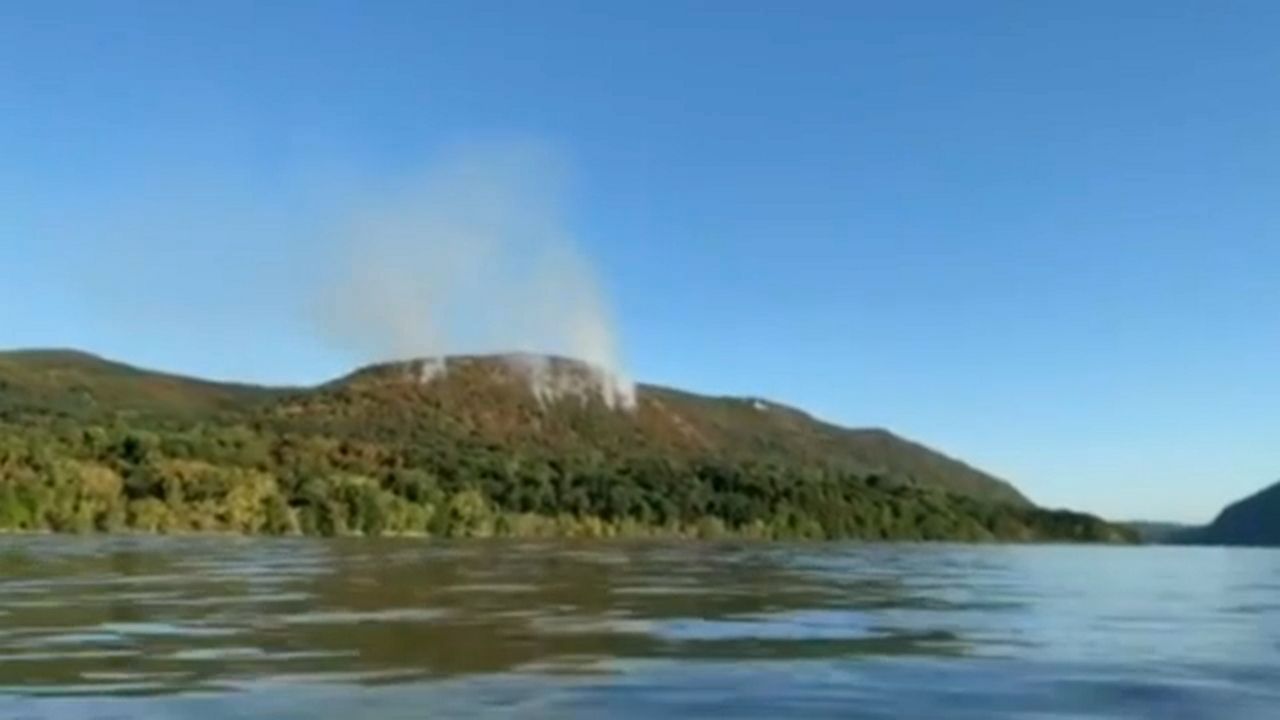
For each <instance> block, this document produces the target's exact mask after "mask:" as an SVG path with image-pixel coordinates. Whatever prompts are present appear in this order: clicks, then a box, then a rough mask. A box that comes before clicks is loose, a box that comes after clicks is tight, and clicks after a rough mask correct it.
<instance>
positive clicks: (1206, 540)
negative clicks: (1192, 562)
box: [1178, 483, 1280, 546]
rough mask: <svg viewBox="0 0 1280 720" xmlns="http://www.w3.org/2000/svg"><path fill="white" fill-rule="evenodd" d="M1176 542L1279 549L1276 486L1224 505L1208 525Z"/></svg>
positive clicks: (1279, 502)
mask: <svg viewBox="0 0 1280 720" xmlns="http://www.w3.org/2000/svg"><path fill="white" fill-rule="evenodd" d="M1178 539H1179V540H1180V541H1184V542H1193V543H1201V544H1208V545H1257V546H1263V545H1266V546H1280V483H1276V484H1275V485H1272V486H1270V487H1268V488H1266V489H1264V490H1262V491H1260V492H1258V493H1256V494H1254V495H1251V496H1249V497H1247V498H1245V499H1243V500H1240V501H1238V502H1235V503H1232V504H1231V505H1228V506H1227V507H1226V509H1224V510H1223V511H1222V512H1221V513H1220V514H1219V515H1218V517H1217V518H1215V519H1214V521H1213V522H1211V523H1209V525H1207V526H1205V527H1203V528H1199V529H1196V530H1193V531H1189V532H1187V533H1184V534H1182V535H1180V536H1179V537H1178Z"/></svg>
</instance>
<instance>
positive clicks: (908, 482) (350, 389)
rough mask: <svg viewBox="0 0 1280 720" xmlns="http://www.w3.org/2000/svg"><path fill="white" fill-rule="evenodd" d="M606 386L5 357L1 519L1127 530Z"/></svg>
mask: <svg viewBox="0 0 1280 720" xmlns="http://www.w3.org/2000/svg"><path fill="white" fill-rule="evenodd" d="M610 387H611V386H610V385H609V383H608V382H607V380H606V379H605V378H604V377H602V376H601V375H600V374H599V373H596V372H594V371H593V370H592V368H590V367H588V366H586V365H584V364H582V363H578V362H575V361H571V360H566V359H562V358H547V357H538V356H527V355H520V356H486V357H458V358H449V359H447V360H441V359H437V360H418V361H412V362H402V363H389V364H382V365H375V366H370V367H367V368H363V369H361V370H358V371H356V372H354V373H352V374H351V375H348V376H346V377H343V378H339V379H336V380H334V381H332V382H329V383H325V384H323V385H321V386H318V387H314V388H293V389H288V388H281V389H276V388H261V387H253V386H245V385H234V384H222V383H212V382H206V381H201V380H196V379H191V378H183V377H179V376H174V375H168V374H163V373H154V372H149V371H145V370H140V369H137V368H133V367H130V366H127V365H122V364H119V363H114V362H110V361H106V360H103V359H100V358H96V357H94V356H90V355H85V354H81V353H74V352H67V351H36V352H31V351H28V352H18V353H4V354H0V481H2V483H3V484H2V486H0V491H2V492H3V493H4V494H3V495H0V527H4V526H5V524H6V522H7V524H8V526H11V527H19V528H23V527H30V528H38V527H45V526H47V527H53V528H54V529H58V527H59V526H62V525H68V526H71V527H81V528H86V527H108V526H111V527H114V526H127V527H140V528H144V529H170V530H184V529H187V530H189V529H219V528H227V527H232V528H237V529H245V528H242V527H239V525H240V524H243V523H245V522H247V523H248V524H249V525H250V527H249V528H248V529H249V530H251V531H264V530H266V529H267V527H268V526H270V527H272V528H274V529H275V530H276V531H297V530H302V531H309V532H349V531H356V530H360V531H363V532H369V531H431V532H443V531H444V530H443V529H442V528H447V527H449V526H451V525H452V524H458V523H460V524H462V525H464V526H466V527H468V528H471V529H470V530H468V532H471V531H474V530H475V529H476V528H474V527H472V525H474V524H476V523H479V527H487V530H485V532H488V533H493V532H502V531H505V532H510V533H511V534H528V533H530V532H535V530H534V529H530V528H536V532H537V533H543V534H565V533H570V534H572V533H575V532H579V531H580V530H581V527H583V525H582V524H583V523H585V524H586V525H585V526H587V527H590V528H592V529H591V530H590V531H583V532H588V534H602V533H603V534H617V533H627V534H636V533H637V532H640V531H641V530H642V529H646V528H647V529H648V530H646V531H649V530H651V531H662V532H663V533H665V534H688V533H690V532H694V529H695V528H702V530H698V531H697V532H698V533H704V531H705V532H712V531H708V530H706V528H707V527H710V528H712V530H713V531H714V532H713V534H718V533H728V534H750V535H761V536H769V537H870V538H903V539H965V538H968V539H991V538H1006V539H1023V540H1027V539H1120V538H1124V539H1129V538H1131V537H1132V533H1130V532H1129V531H1126V530H1122V529H1119V528H1116V527H1114V526H1110V525H1107V524H1106V523H1103V522H1101V521H1099V520H1097V519H1096V518H1091V517H1089V516H1085V515H1079V514H1075V513H1066V512H1058V513H1055V512H1050V511H1045V510H1040V509H1038V508H1035V507H1034V506H1032V505H1031V504H1030V503H1029V502H1028V501H1027V500H1026V499H1025V498H1024V497H1023V496H1022V495H1021V494H1019V493H1018V492H1017V490H1016V489H1014V488H1013V487H1012V486H1011V485H1009V484H1008V483H1006V482H1003V481H1001V480H999V479H996V478H994V477H991V476H989V475H987V474H985V473H983V472H981V471H979V470H977V469H974V468H971V467H969V466H967V465H965V464H963V463H961V462H959V461H957V460H954V459H952V458H949V457H947V456H945V455H943V454H941V453H938V452H936V451H933V450H931V449H929V448H927V447H924V446H922V445H919V444H916V443H913V442H911V441H908V440H904V439H902V438H899V437H897V436H895V435H893V434H891V433H889V432H886V431H884V430H851V429H846V428H840V427H837V426H834V425H831V424H827V423H823V422H821V421H818V420H816V419H814V418H812V417H810V416H808V415H806V414H805V413H803V412H801V411H799V410H796V409H793V408H788V407H786V406H782V405H777V404H774V403H770V402H767V401H763V400H759V399H751V398H712V397H706V396H700V395H695V394H691V393H687V392H682V391H678V390H673V389H669V388H662V387H656V386H645V385H642V386H640V387H639V388H638V389H637V392H636V394H635V400H634V405H633V406H630V407H628V408H627V409H622V408H620V407H618V406H617V405H616V403H610V402H609V400H610V399H616V397H615V396H613V395H610V394H608V393H607V392H605V390H608V389H609V388H610ZM617 397H620V396H617ZM86 487H91V488H95V492H99V493H100V496H94V497H86V496H85V488H86ZM50 504H54V505H59V504H60V505H59V507H61V509H60V510H59V511H58V512H56V513H53V516H51V515H50V513H49V512H48V511H47V510H48V508H47V506H49V505H50ZM232 506H234V507H232ZM6 508H7V510H6ZM6 512H7V513H8V515H7V517H8V520H7V521H6V519H5V513H6ZM372 516H376V518H377V519H376V521H375V520H370V519H369V517H372ZM476 517H480V518H484V520H483V521H480V520H476ZM433 518H434V519H433ZM552 519H554V521H555V523H556V524H555V525H554V527H551V526H548V525H547V523H548V522H550V521H551V520H552ZM499 521H501V522H499ZM517 521H518V522H519V523H523V525H521V526H520V527H521V528H523V529H513V527H514V526H513V525H512V524H511V523H513V522H517ZM432 523H435V524H434V525H433V524H432ZM442 523H443V525H442ZM486 523H488V524H487V525H486ZM502 523H506V525H503V524H502ZM500 527H501V528H505V530H501V529H499V528H500Z"/></svg>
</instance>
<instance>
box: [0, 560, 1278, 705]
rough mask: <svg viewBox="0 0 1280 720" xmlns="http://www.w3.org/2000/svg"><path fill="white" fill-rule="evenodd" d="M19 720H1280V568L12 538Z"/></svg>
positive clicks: (3, 576)
mask: <svg viewBox="0 0 1280 720" xmlns="http://www.w3.org/2000/svg"><path fill="white" fill-rule="evenodd" d="M0 717H3V718H143V719H156V718H165V719H168V718H181V717H200V718H213V719H219V718H273V719H274V718H307V719H308V720H311V719H316V718H319V719H325V718H335V719H336V718H342V719H344V720H345V719H347V718H426V717H519V718H526V717H534V718H577V717H584V718H596V717H601V718H603V717H607V718H654V717H658V718H664V719H674V718H685V717H712V718H790V717H794V718H821V717H839V718H847V717H857V718H973V719H975V720H976V719H979V718H981V719H983V720H987V719H992V718H997V719H998V718H1028V719H1030V718H1036V719H1038V720H1044V719H1047V718H1054V719H1055V720H1061V719H1064V718H1159V719H1161V720H1178V719H1180V718H1233V719H1235V718H1244V719H1250V718H1259V719H1266V720H1274V719H1276V718H1280V552H1276V551H1266V550H1243V549H1230V550H1228V549H1214V548H1161V547H1150V548H1119V547H1067V546H944V545H859V544H825V545H823V544H813V545H773V544H738V545H734V544H697V543H672V544H656V543H649V544H639V543H638V544H621V543H619V544H600V543H596V544H567V543H521V542H509V543H499V542H493V543H487V542H471V543H458V544H447V543H440V542H431V541H423V540H318V539H317V540H312V539H234V538H157V537H110V538H103V537H86V538H80V537H16V536H9V537H0Z"/></svg>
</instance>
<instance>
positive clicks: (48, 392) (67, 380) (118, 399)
mask: <svg viewBox="0 0 1280 720" xmlns="http://www.w3.org/2000/svg"><path fill="white" fill-rule="evenodd" d="M280 392H282V391H280V390H271V389H268V388H262V387H256V386H251V385H237V384H232V383H215V382H207V381H204V380H196V379H193V378H187V377H182V376H178V375H169V374H166V373H160V372H154V371H150V370H142V369H139V368H135V367H132V366H130V365H125V364H123V363H118V362H112V361H110V360H105V359H103V358H100V357H98V356H96V355H90V354H88V353H83V352H78V351H75V350H18V351H10V352H0V417H3V416H4V414H6V413H7V414H9V415H14V416H16V415H21V414H23V413H61V414H65V415H68V416H73V417H82V418H89V417H96V416H101V415H103V414H116V415H120V414H125V415H127V414H139V415H151V416H154V417H166V418H175V419H197V418H202V417H208V416H210V415H215V414H218V413H227V412H237V411H240V410H243V409H245V408H246V407H248V406H249V405H251V404H253V403H255V402H259V401H265V400H267V399H270V398H271V397H273V396H274V395H276V394H279V393H280Z"/></svg>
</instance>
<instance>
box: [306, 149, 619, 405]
mask: <svg viewBox="0 0 1280 720" xmlns="http://www.w3.org/2000/svg"><path fill="white" fill-rule="evenodd" d="M563 180H564V167H563V165H562V163H560V162H559V161H558V160H557V158H556V157H555V156H554V155H553V154H552V153H550V152H548V151H546V150H544V149H541V148H538V147H533V146H527V145H502V146H485V147H475V146H472V147H468V148H465V149H459V150H455V151H454V152H452V153H450V154H449V155H447V156H446V157H444V158H443V159H442V160H441V161H440V162H438V163H436V164H435V165H434V166H433V167H432V168H430V170H429V171H428V172H427V173H425V174H423V175H421V176H419V177H418V178H416V179H415V180H413V181H411V182H408V183H406V185H405V186H404V187H402V188H400V189H398V190H396V191H395V192H394V193H392V194H391V197H389V198H387V199H385V200H382V201H379V202H377V203H374V204H371V205H369V206H367V207H364V208H361V209H360V211H359V212H357V213H355V217H354V218H352V219H351V221H350V223H349V225H347V226H345V227H344V229H343V231H341V232H340V233H339V236H338V253H337V255H336V257H337V258H338V262H339V268H338V272H337V275H336V278H337V280H336V282H335V283H334V284H333V286H332V289H333V295H332V297H330V298H328V302H326V303H325V306H326V307H327V309H328V312H326V313H324V317H323V321H324V325H325V330H326V332H327V334H328V335H329V336H330V337H332V338H333V339H335V340H336V341H338V342H339V343H340V344H342V345H343V346H344V347H345V348H348V349H352V350H354V351H356V352H357V353H358V354H360V355H361V356H362V357H363V358H365V359H367V360H387V359H408V358H418V357H438V356H444V355H455V354H464V353H465V354H471V353H509V352H516V353H525V355H516V356H513V358H512V362H513V363H514V364H516V365H517V366H518V367H519V369H520V370H522V371H524V372H526V373H527V376H528V377H529V378H530V382H531V385H532V387H533V390H534V392H535V393H537V394H538V396H539V397H540V398H543V399H549V398H553V397H556V396H559V395H561V394H564V393H568V392H574V393H578V392H581V391H582V388H580V387H567V386H561V384H560V380H559V379H558V378H556V377H555V375H554V373H551V372H550V369H549V367H547V366H546V365H545V363H543V362H542V361H541V360H540V359H538V357H537V355H541V354H555V355H562V356H567V357H570V358H574V359H577V360H582V361H585V362H586V363H588V364H590V365H591V366H592V367H593V368H595V369H596V371H597V372H596V375H597V378H596V379H597V382H598V385H599V390H600V392H602V393H603V397H604V399H605V400H606V402H608V403H609V404H610V405H611V406H614V405H617V406H622V407H629V406H631V405H632V404H633V402H634V388H633V386H632V384H631V382H630V381H629V380H628V379H627V375H626V373H625V371H624V368H623V365H622V362H621V358H620V355H619V348H618V342H617V338H616V334H615V329H614V325H613V322H612V319H611V315H610V312H609V308H608V304H607V303H606V301H605V298H604V295H603V292H602V290H601V288H600V285H599V283H598V282H597V279H596V276H595V273H594V271H593V268H592V266H591V264H590V263H589V262H588V261H587V259H586V258H585V257H584V256H583V254H582V253H581V252H580V250H579V249H578V247H577V244H576V243H575V242H574V239H573V236H572V234H571V233H570V232H569V230H568V227H567V224H566V222H565V218H564V215H563V207H562V206H563V198H562V190H563V184H564V183H563Z"/></svg>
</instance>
